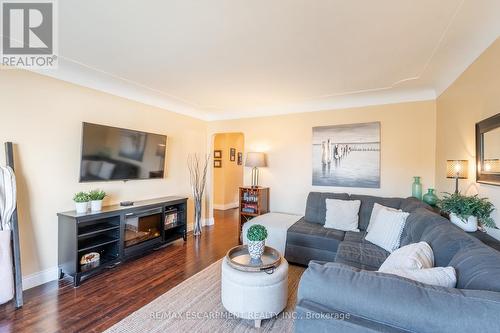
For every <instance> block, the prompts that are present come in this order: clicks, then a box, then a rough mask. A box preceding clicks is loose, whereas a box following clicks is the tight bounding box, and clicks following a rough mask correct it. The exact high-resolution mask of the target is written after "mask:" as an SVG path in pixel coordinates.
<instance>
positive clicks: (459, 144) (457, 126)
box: [436, 39, 500, 238]
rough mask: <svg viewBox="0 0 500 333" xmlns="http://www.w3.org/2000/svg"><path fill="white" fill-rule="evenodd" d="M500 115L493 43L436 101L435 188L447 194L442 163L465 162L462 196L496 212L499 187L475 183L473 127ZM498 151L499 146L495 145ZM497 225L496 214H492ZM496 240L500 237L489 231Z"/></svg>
mask: <svg viewBox="0 0 500 333" xmlns="http://www.w3.org/2000/svg"><path fill="white" fill-rule="evenodd" d="M497 113H500V39H497V40H496V41H495V42H494V43H493V44H492V45H491V46H490V47H489V48H488V49H487V50H486V51H485V52H484V53H483V54H482V55H481V56H480V57H479V58H478V59H476V61H475V62H474V63H473V64H472V65H470V66H469V68H468V69H467V70H466V71H465V72H464V73H463V74H462V75H460V77H459V78H458V79H457V80H456V81H455V82H454V83H453V84H452V85H451V86H450V87H449V88H448V89H447V90H446V91H445V92H444V93H443V94H441V96H439V97H438V99H437V131H436V185H437V189H438V191H439V192H443V191H447V192H451V191H453V190H454V188H455V183H454V180H453V179H447V178H446V160H449V159H464V160H469V178H468V179H467V180H461V181H460V190H461V191H462V192H463V193H466V194H476V193H479V194H480V195H481V196H485V197H488V198H490V199H491V201H492V202H493V204H494V205H495V206H496V207H497V208H500V186H494V185H485V184H479V183H476V182H475V180H476V165H475V164H476V162H475V159H476V148H475V124H476V123H477V122H479V121H481V120H483V119H485V118H488V117H491V116H493V115H495V114H497ZM498 145H499V147H500V142H498ZM494 218H495V220H496V223H497V225H500V216H499V214H498V210H497V211H496V212H494ZM490 232H492V234H493V235H494V236H495V237H497V238H499V237H500V233H499V232H498V231H497V232H495V231H490Z"/></svg>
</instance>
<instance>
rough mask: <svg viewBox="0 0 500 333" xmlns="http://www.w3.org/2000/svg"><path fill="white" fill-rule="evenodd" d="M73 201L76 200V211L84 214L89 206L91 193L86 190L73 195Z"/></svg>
mask: <svg viewBox="0 0 500 333" xmlns="http://www.w3.org/2000/svg"><path fill="white" fill-rule="evenodd" d="M73 201H74V202H75V206H76V212H77V213H78V214H83V213H86V212H87V208H88V206H89V201H90V198H89V195H88V194H87V193H85V192H78V193H77V194H75V196H74V197H73Z"/></svg>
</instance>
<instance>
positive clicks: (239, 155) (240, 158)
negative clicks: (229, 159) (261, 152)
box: [238, 153, 243, 165]
mask: <svg viewBox="0 0 500 333" xmlns="http://www.w3.org/2000/svg"><path fill="white" fill-rule="evenodd" d="M242 164H243V153H238V165H242Z"/></svg>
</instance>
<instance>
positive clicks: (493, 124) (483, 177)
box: [476, 113, 500, 186]
mask: <svg viewBox="0 0 500 333" xmlns="http://www.w3.org/2000/svg"><path fill="white" fill-rule="evenodd" d="M499 129H500V113H497V114H496V115H494V116H492V117H490V118H487V119H484V120H482V121H480V122H478V123H477V124H476V165H477V167H476V182H478V183H482V184H488V185H496V186H500V172H499V171H498V164H499V157H500V156H494V157H495V159H491V158H492V157H491V156H486V155H488V154H487V151H488V150H489V149H490V150H491V147H488V143H489V145H490V146H491V140H490V142H488V140H485V135H487V133H489V132H493V131H495V132H493V133H496V135H497V136H498V131H499ZM497 144H498V143H497ZM490 163H491V164H492V165H495V168H492V170H488V168H487V165H488V164H490Z"/></svg>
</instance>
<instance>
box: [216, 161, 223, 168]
mask: <svg viewBox="0 0 500 333" xmlns="http://www.w3.org/2000/svg"><path fill="white" fill-rule="evenodd" d="M214 168H222V161H221V160H214Z"/></svg>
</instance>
